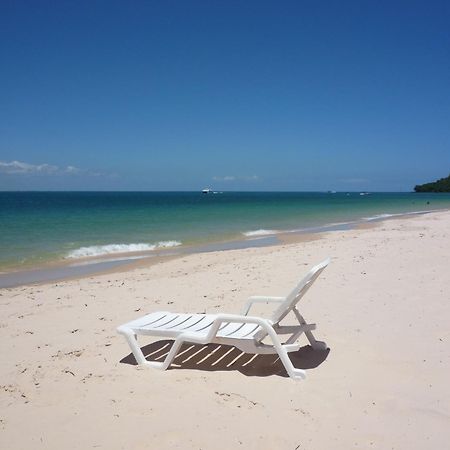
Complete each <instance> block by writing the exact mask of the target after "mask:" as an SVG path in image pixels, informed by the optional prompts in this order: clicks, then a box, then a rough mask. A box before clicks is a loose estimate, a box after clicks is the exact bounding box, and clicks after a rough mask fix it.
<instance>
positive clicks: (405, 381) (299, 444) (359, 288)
mask: <svg viewBox="0 0 450 450" xmlns="http://www.w3.org/2000/svg"><path fill="white" fill-rule="evenodd" d="M449 244H450V213H449V212H440V213H433V214H428V215H425V216H420V217H415V218H410V219H407V220H391V221H387V222H384V223H383V224H381V225H380V226H378V227H377V228H374V229H363V230H353V231H346V232H334V233H329V234H327V235H326V236H324V237H323V238H322V239H320V240H315V241H311V242H300V243H296V244H289V245H284V246H279V247H271V248H260V249H247V250H236V251H228V252H220V253H211V254H198V255H191V256H187V257H183V258H181V259H177V260H172V261H168V262H165V263H161V264H157V265H155V266H151V267H148V268H137V269H135V270H134V271H132V272H125V273H121V274H108V275H102V276H95V277H92V278H88V279H82V280H77V281H68V282H59V283H56V284H55V283H54V284H48V285H44V286H36V287H22V288H14V289H9V290H6V289H5V290H2V291H0V304H1V306H0V308H1V316H0V317H1V318H0V348H1V366H0V384H1V391H0V448H2V449H3V448H4V449H8V450H13V449H40V448H43V449H62V448H74V449H75V448H76V449H89V448H107V449H141V448H158V449H166V448H183V449H184V448H187V449H191V448H192V449H212V448H215V449H216V448H217V449H231V448H246V449H257V448H258V449H292V450H294V449H312V450H313V449H327V450H328V449H350V448H363V449H366V448H379V449H391V448H393V449H424V448H436V449H443V448H446V446H448V442H450V426H449V425H450V382H449V374H450V325H449V324H450V270H449V269H448V267H449V262H448V258H449V248H450V245H449ZM328 255H330V256H331V257H332V263H331V264H330V266H329V268H328V269H327V270H326V271H325V272H324V274H323V276H322V277H321V278H320V279H319V280H318V281H317V283H316V285H315V286H314V287H313V289H311V291H310V292H309V293H308V296H307V297H306V298H305V299H304V302H303V305H302V306H303V307H302V310H303V312H304V314H305V316H306V318H307V319H309V320H310V321H313V322H317V324H318V330H317V337H318V338H320V339H324V340H326V341H327V343H328V344H329V346H330V349H331V350H330V353H329V354H328V355H325V356H327V357H326V359H325V360H324V361H322V360H323V358H322V360H320V358H319V360H317V358H315V356H314V355H311V352H308V349H304V350H303V351H302V353H301V354H299V355H294V356H293V359H294V360H295V363H296V364H298V365H299V366H303V367H306V366H308V365H309V366H314V365H317V364H319V363H320V362H321V363H320V364H319V365H318V366H317V367H316V368H312V369H310V370H308V372H307V373H308V378H307V379H306V380H305V381H301V382H294V381H292V380H290V379H289V378H286V377H285V376H283V372H282V370H281V368H280V367H277V366H276V364H275V367H270V365H271V363H272V362H273V361H270V360H268V359H263V360H261V361H260V360H258V358H257V359H256V360H254V361H253V362H251V363H250V364H249V365H247V366H244V365H243V364H240V365H238V367H237V369H238V370H230V369H228V370H222V369H221V367H222V368H223V367H224V365H223V364H222V365H220V364H219V365H218V366H214V367H213V366H212V365H211V364H210V365H209V366H202V367H203V370H194V369H192V368H190V367H196V365H195V362H196V358H195V357H194V358H192V359H191V360H190V361H187V362H186V363H185V367H188V368H186V369H173V370H169V371H167V372H160V371H157V370H151V369H141V368H139V367H136V366H133V365H130V364H127V363H120V360H121V359H122V358H124V357H126V356H127V355H128V354H129V350H128V347H127V345H126V343H125V341H124V340H123V338H122V337H121V336H118V335H116V333H115V327H116V326H117V325H119V324H121V323H123V322H125V321H128V320H131V319H133V318H135V317H138V316H139V315H142V314H144V313H146V312H150V311H154V310H157V309H167V310H171V311H175V310H177V311H186V312H188V311H190V312H192V311H195V312H202V311H208V312H215V311H219V310H220V311H228V312H238V311H239V309H240V305H241V304H242V303H243V301H244V300H245V299H246V297H247V296H249V295H252V294H262V293H267V294H273V295H283V294H285V293H287V291H289V289H290V288H291V287H292V286H293V285H294V284H295V283H296V282H297V281H298V279H299V277H300V276H302V275H303V273H304V272H305V271H306V270H307V269H308V266H310V265H312V264H313V263H316V262H319V261H320V260H321V259H323V258H324V257H326V256H328ZM130 360H131V358H128V359H127V361H130ZM217 367H218V369H217ZM215 369H217V370H215Z"/></svg>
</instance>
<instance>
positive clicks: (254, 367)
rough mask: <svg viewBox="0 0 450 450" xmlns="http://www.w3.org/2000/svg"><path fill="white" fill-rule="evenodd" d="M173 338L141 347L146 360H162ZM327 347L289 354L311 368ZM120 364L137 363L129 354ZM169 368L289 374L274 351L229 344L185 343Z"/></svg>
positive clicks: (299, 364) (296, 362) (299, 366)
mask: <svg viewBox="0 0 450 450" xmlns="http://www.w3.org/2000/svg"><path fill="white" fill-rule="evenodd" d="M173 342H174V341H173V340H161V341H157V342H153V343H151V344H148V345H146V346H144V347H142V352H143V353H144V355H145V358H146V359H147V361H158V362H162V361H164V358H165V357H166V355H167V353H168V352H169V350H170V349H171V347H172V345H173ZM329 353H330V349H326V350H314V349H313V348H312V347H311V346H310V345H305V346H303V347H301V348H300V349H299V350H298V351H296V352H291V353H289V358H290V360H291V361H292V364H293V365H294V367H295V368H297V369H304V370H305V369H314V368H315V367H318V366H319V365H320V364H322V363H323V362H324V361H325V360H326V358H327V356H328V354H329ZM120 362H121V363H124V364H131V365H137V363H136V360H135V359H134V356H133V354H132V353H130V354H129V355H127V356H126V357H125V358H123V359H121V360H120ZM170 369H196V370H205V371H238V372H240V373H242V374H244V375H246V376H257V377H267V376H271V375H277V376H281V377H289V375H288V374H287V372H286V370H285V368H284V366H283V364H282V363H281V361H280V358H279V357H278V355H277V354H270V355H255V354H250V353H244V352H242V351H241V350H239V349H237V348H236V347H234V346H231V345H219V344H206V345H199V344H187V343H186V344H184V345H183V347H181V349H180V351H179V353H178V355H177V356H176V358H175V360H174V362H173V363H172V365H171V366H170Z"/></svg>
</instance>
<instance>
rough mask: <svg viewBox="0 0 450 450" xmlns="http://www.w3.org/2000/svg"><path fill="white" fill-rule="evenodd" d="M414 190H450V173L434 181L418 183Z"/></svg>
mask: <svg viewBox="0 0 450 450" xmlns="http://www.w3.org/2000/svg"><path fill="white" fill-rule="evenodd" d="M414 190H415V191H416V192H450V175H449V176H448V177H446V178H441V179H440V180H437V181H435V182H434V183H425V184H418V185H417V186H415V187H414Z"/></svg>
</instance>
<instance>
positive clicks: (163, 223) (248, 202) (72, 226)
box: [0, 192, 450, 269]
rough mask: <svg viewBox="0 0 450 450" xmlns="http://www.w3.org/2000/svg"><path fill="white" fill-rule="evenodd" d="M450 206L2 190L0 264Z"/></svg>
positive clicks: (448, 201)
mask: <svg viewBox="0 0 450 450" xmlns="http://www.w3.org/2000/svg"><path fill="white" fill-rule="evenodd" d="M447 208H450V194H414V193H371V194H370V195H360V194H359V193H335V194H332V193H281V192H276V193H275V192H258V193H256V192H255V193H248V192H247V193H236V192H224V193H218V194H208V195H205V194H202V193H200V192H14V193H12V192H0V267H1V268H2V269H5V268H13V267H14V268H17V267H26V266H30V265H31V266H33V265H39V264H40V263H43V262H47V261H53V260H62V259H67V258H69V259H77V258H80V257H84V256H96V255H97V256H98V255H104V254H110V253H116V252H125V251H144V250H146V251H153V250H154V249H158V248H162V247H170V246H176V245H180V244H182V245H191V244H199V243H204V242H215V241H223V240H233V239H245V238H249V237H255V236H258V235H264V234H268V233H275V232H278V231H282V230H300V229H304V228H308V227H314V226H321V225H326V224H331V223H342V222H351V221H354V220H360V219H367V218H373V217H375V216H379V215H383V214H387V215H389V214H398V213H406V212H413V211H426V210H434V209H447Z"/></svg>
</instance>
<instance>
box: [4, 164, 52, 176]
mask: <svg viewBox="0 0 450 450" xmlns="http://www.w3.org/2000/svg"><path fill="white" fill-rule="evenodd" d="M58 170H59V168H58V167H57V166H53V165H51V164H39V165H35V164H28V163H25V162H21V161H11V162H5V161H0V172H2V173H11V174H15V173H41V174H51V173H55V172H58Z"/></svg>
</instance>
